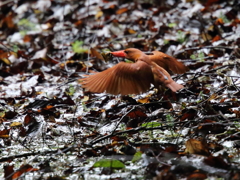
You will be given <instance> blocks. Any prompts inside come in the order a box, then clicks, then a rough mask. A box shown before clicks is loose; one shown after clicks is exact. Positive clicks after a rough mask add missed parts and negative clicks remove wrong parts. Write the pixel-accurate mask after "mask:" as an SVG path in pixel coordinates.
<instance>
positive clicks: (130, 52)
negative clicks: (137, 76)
mask: <svg viewBox="0 0 240 180" xmlns="http://www.w3.org/2000/svg"><path fill="white" fill-rule="evenodd" d="M111 54H112V55H113V56H115V57H124V58H127V59H129V60H132V61H136V60H138V59H139V58H140V57H142V56H145V54H144V53H143V52H142V51H140V50H139V49H135V48H128V49H125V50H121V51H115V52H111Z"/></svg>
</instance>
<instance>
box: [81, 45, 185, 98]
mask: <svg viewBox="0 0 240 180" xmlns="http://www.w3.org/2000/svg"><path fill="white" fill-rule="evenodd" d="M110 54H112V55H113V56H115V57H124V58H126V59H129V60H131V61H133V62H134V63H126V62H120V63H118V64H117V65H115V66H113V67H111V68H108V69H106V70H104V71H102V72H98V73H95V74H91V75H86V77H85V78H81V79H79V83H80V84H81V85H82V88H85V89H86V90H88V91H90V92H94V93H103V92H106V93H109V94H113V95H119V94H120V95H129V94H141V93H144V92H146V91H147V90H148V89H149V88H150V86H151V84H153V85H154V86H155V87H156V88H158V89H159V88H160V87H161V86H165V87H168V88H169V89H171V90H172V91H173V92H176V91H178V90H180V89H182V88H184V87H183V85H181V84H178V83H176V82H175V81H174V80H173V79H172V78H171V76H170V74H169V72H173V73H184V72H185V71H187V69H188V68H187V67H186V66H184V65H183V64H182V63H181V62H178V61H177V60H176V59H175V58H173V57H171V56H169V55H166V54H164V53H162V52H159V51H153V52H152V53H150V55H147V54H145V53H144V52H142V51H140V50H139V49H136V48H127V49H125V50H121V51H115V52H110ZM173 66H176V67H173ZM165 69H166V70H165ZM168 71H169V72H168Z"/></svg>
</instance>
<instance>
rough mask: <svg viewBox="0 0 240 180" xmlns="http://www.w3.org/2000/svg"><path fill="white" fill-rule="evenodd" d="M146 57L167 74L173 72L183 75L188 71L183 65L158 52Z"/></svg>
mask: <svg viewBox="0 0 240 180" xmlns="http://www.w3.org/2000/svg"><path fill="white" fill-rule="evenodd" d="M148 56H149V57H150V60H151V61H154V62H155V63H156V64H158V65H159V66H161V67H162V68H164V69H165V70H166V71H168V72H169V73H170V72H173V73H176V74H183V73H185V72H186V71H188V67H186V66H185V65H184V64H183V63H181V62H179V61H177V59H175V58H174V57H171V56H169V55H167V54H165V53H162V52H160V51H153V55H148Z"/></svg>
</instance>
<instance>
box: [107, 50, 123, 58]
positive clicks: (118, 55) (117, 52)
mask: <svg viewBox="0 0 240 180" xmlns="http://www.w3.org/2000/svg"><path fill="white" fill-rule="evenodd" d="M110 53H111V54H112V55H114V56H115V57H126V54H125V52H124V50H121V51H115V52H110Z"/></svg>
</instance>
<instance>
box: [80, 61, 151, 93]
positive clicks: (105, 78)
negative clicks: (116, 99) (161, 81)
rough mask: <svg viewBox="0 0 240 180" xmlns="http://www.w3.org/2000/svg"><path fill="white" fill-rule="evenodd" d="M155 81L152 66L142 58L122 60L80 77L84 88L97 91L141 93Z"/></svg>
mask: <svg viewBox="0 0 240 180" xmlns="http://www.w3.org/2000/svg"><path fill="white" fill-rule="evenodd" d="M151 83H153V74H152V70H151V67H150V66H149V65H148V64H147V63H146V62H143V61H141V60H139V61H137V62H136V63H125V62H121V63H118V64H117V65H115V66H113V67H111V68H109V69H107V70H105V71H102V72H99V73H96V74H93V75H88V76H87V77H86V78H83V79H80V84H82V87H83V88H86V89H87V90H89V91H91V92H96V93H102V92H106V93H110V94H115V95H117V94H121V95H127V94H140V93H142V92H145V91H147V90H148V89H149V87H150V84H151Z"/></svg>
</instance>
